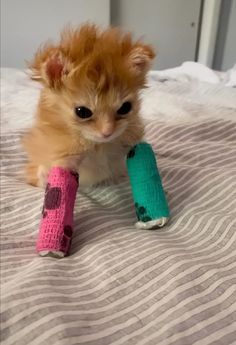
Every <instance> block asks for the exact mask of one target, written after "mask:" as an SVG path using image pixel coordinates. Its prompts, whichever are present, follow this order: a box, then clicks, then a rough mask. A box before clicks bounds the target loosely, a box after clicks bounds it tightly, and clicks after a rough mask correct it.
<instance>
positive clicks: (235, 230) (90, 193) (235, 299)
mask: <svg viewBox="0 0 236 345" xmlns="http://www.w3.org/2000/svg"><path fill="white" fill-rule="evenodd" d="M154 79H155V78H154ZM195 82H196V81H195ZM153 83H154V84H155V83H156V85H158V88H159V91H158V92H162V93H163V94H164V93H166V97H170V95H172V96H174V95H175V94H177V93H178V98H177V99H176V100H177V103H178V102H179V103H181V100H182V103H181V104H184V102H189V101H190V102H191V106H192V109H193V112H192V113H193V114H195V112H194V111H195V110H196V109H199V102H198V101H196V102H195V101H194V97H193V98H192V99H191V97H188V94H189V93H188V92H186V93H184V91H183V90H186V88H187V86H189V85H188V84H189V83H191V80H184V81H183V80H181V85H182V86H181V87H180V86H179V85H180V84H179V85H178V82H177V81H176V82H175V83H176V85H175V86H176V87H175V88H174V89H173V85H174V82H173V80H172V81H171V80H170V81H169V85H168V80H167V81H166V80H165V81H164V82H163V80H159V81H158V80H157V79H156V80H153ZM199 83H201V82H200V81H199V82H198V85H197V87H199ZM154 84H153V85H154ZM204 85H205V82H202V88H203V89H204ZM193 87H194V86H193ZM214 87H215V86H212V88H214ZM225 88H226V86H222V87H221V90H222V93H220V91H219V90H220V89H219V88H218V96H217V97H218V102H220V101H221V100H220V95H221V94H224V92H225V91H224V90H225ZM228 88H229V87H228ZM207 89H208V90H209V89H210V86H209V85H207ZM181 90H182V94H180V93H181ZM214 90H215V89H214ZM230 92H231V94H232V96H234V95H235V96H236V92H235V88H233V87H231V88H230ZM198 95H199V93H198ZM157 96H158V93H157ZM146 97H148V95H146ZM204 97H205V95H204ZM196 99H197V96H196ZM233 99H234V97H232V102H231V104H230V107H227V106H226V105H223V106H221V112H222V116H221V117H216V118H214V117H212V116H208V115H209V112H208V113H207V111H209V107H210V108H211V111H213V110H214V107H215V109H218V108H219V106H218V105H216V103H214V102H213V103H211V104H210V105H209V104H206V102H205V101H204V102H205V103H204V102H203V103H202V104H201V110H202V111H204V109H205V111H206V114H205V115H204V116H199V119H196V118H194V119H192V120H191V119H189V120H188V121H184V122H181V121H163V118H162V117H161V114H160V116H157V117H156V118H155V116H152V117H150V118H149V119H147V121H146V138H147V140H148V141H149V142H150V143H151V144H152V145H153V148H154V151H155V153H156V155H157V160H158V164H159V169H160V173H161V175H162V179H163V184H164V187H165V190H166V193H167V198H168V201H169V205H170V209H171V213H172V218H171V221H170V223H169V224H168V225H167V226H166V227H164V228H163V229H160V230H157V231H143V230H137V229H135V227H134V226H133V224H134V222H135V212H134V207H133V205H132V198H131V191H130V187H129V184H128V182H127V181H123V182H121V183H119V184H117V185H108V186H105V185H103V186H98V187H96V188H94V189H87V190H84V191H80V192H79V193H78V196H77V202H76V207H75V234H74V238H73V244H72V250H71V255H70V256H69V257H67V258H64V259H61V260H55V259H53V258H40V257H38V256H37V255H36V254H35V240H36V236H37V229H38V225H39V218H40V211H41V207H42V203H43V194H44V192H43V191H42V190H40V189H37V188H34V187H31V186H28V185H26V184H25V183H24V181H23V178H22V171H21V170H22V166H23V164H24V162H25V155H24V153H23V152H22V149H21V146H20V138H21V136H22V134H23V130H22V129H14V130H12V131H4V133H2V136H1V154H2V161H1V162H2V164H1V275H2V278H1V282H2V288H1V300H2V301H1V338H2V344H3V345H29V344H32V345H42V344H50V345H77V344H78V345H79V344H83V345H108V344H112V345H126V344H129V345H192V344H194V345H210V344H211V345H229V344H235V343H236V263H235V261H236V260H235V259H236V121H235V120H233V117H232V115H235V118H236V104H235V107H234V105H233ZM235 100H236V97H235ZM150 101H151V100H150ZM177 103H176V104H177ZM179 103H178V104H179ZM223 103H224V99H222V103H221V104H223ZM235 103H236V102H235ZM204 106H205V108H204ZM176 107H177V105H176ZM207 109H208V110H207ZM201 115H203V114H201Z"/></svg>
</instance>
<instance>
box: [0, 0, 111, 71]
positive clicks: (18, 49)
mask: <svg viewBox="0 0 236 345" xmlns="http://www.w3.org/2000/svg"><path fill="white" fill-rule="evenodd" d="M109 17H110V8H109V0H1V66H4V67H24V66H25V63H24V61H25V60H29V59H31V57H32V55H33V53H34V52H35V50H36V49H37V47H38V46H39V44H40V43H42V42H44V41H46V40H48V39H49V38H52V39H55V38H57V37H58V32H59V31H60V30H61V29H62V28H63V26H64V25H65V24H67V23H69V22H70V23H72V24H75V25H78V24H80V23H82V22H84V21H87V20H90V21H92V22H96V23H98V24H101V25H108V24H109V20H110V18H109Z"/></svg>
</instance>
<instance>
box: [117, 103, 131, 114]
mask: <svg viewBox="0 0 236 345" xmlns="http://www.w3.org/2000/svg"><path fill="white" fill-rule="evenodd" d="M131 109H132V104H131V103H130V102H125V103H123V104H122V106H121V107H120V108H119V109H118V110H117V114H119V115H126V114H128V113H129V112H130V110H131Z"/></svg>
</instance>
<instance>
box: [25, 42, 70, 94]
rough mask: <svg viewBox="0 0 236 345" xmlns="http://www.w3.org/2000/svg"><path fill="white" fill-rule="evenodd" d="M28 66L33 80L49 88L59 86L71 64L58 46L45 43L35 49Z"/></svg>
mask: <svg viewBox="0 0 236 345" xmlns="http://www.w3.org/2000/svg"><path fill="white" fill-rule="evenodd" d="M29 68H30V69H31V72H32V74H31V78H32V79H33V80H37V81H39V82H41V83H42V84H44V85H46V86H48V87H51V88H60V87H61V86H62V84H63V77H64V76H65V75H67V74H68V73H69V71H70V70H71V64H70V62H69V61H68V59H67V58H66V57H65V56H64V55H63V52H62V51H61V50H60V49H59V48H57V47H54V46H52V45H49V44H47V45H44V46H43V47H41V48H40V49H39V50H38V51H37V53H36V54H35V56H34V60H33V61H32V63H30V64H29Z"/></svg>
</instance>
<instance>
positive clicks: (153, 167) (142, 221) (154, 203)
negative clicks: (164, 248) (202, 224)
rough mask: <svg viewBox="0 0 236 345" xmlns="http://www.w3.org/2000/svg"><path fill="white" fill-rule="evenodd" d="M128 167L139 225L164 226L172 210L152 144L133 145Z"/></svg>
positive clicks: (151, 227) (149, 226) (144, 227)
mask: <svg viewBox="0 0 236 345" xmlns="http://www.w3.org/2000/svg"><path fill="white" fill-rule="evenodd" d="M127 169H128V174H129V178H130V183H131V188H132V193H133V199H134V203H135V209H136V214H137V217H138V220H139V221H138V223H137V227H139V228H143V229H153V228H156V227H160V226H163V225H164V224H165V223H166V222H167V220H168V218H169V216H170V212H169V207H168V204H167V201H166V197H165V192H164V190H163V187H162V182H161V177H160V174H159V172H158V168H157V163H156V158H155V155H154V152H153V150H152V147H151V145H149V144H147V143H140V144H138V145H136V146H135V147H133V148H132V149H131V150H130V152H129V153H128V156H127Z"/></svg>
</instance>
